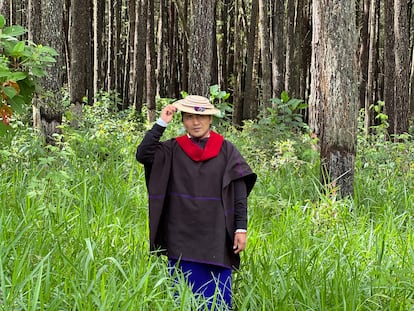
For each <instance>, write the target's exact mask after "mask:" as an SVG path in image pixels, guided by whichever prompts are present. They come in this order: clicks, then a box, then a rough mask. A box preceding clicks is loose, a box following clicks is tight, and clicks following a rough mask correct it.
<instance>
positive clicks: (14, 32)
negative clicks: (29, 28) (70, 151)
mask: <svg viewBox="0 0 414 311" xmlns="http://www.w3.org/2000/svg"><path fill="white" fill-rule="evenodd" d="M25 33H26V29H24V28H23V27H22V26H18V25H13V26H9V27H6V28H4V29H3V34H4V35H7V36H12V37H18V36H21V35H24V34H25Z"/></svg>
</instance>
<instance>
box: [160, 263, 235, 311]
mask: <svg viewBox="0 0 414 311" xmlns="http://www.w3.org/2000/svg"><path fill="white" fill-rule="evenodd" d="M168 266H169V267H170V269H169V270H170V274H171V275H172V276H173V275H174V273H176V272H179V273H183V274H184V276H185V278H186V280H187V282H188V285H189V286H190V288H191V289H192V291H193V293H194V294H201V295H203V296H204V298H205V299H206V300H207V304H208V307H209V310H211V307H212V304H213V301H214V299H215V301H216V303H215V304H216V305H217V306H221V307H224V305H227V308H228V309H229V310H231V298H232V290H231V285H232V283H231V282H232V275H231V273H232V270H231V268H224V267H220V266H215V265H209V264H203V263H197V262H192V261H185V260H176V259H171V258H170V259H169V260H168ZM176 269H178V271H176Z"/></svg>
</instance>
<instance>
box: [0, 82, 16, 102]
mask: <svg viewBox="0 0 414 311" xmlns="http://www.w3.org/2000/svg"><path fill="white" fill-rule="evenodd" d="M0 89H1V90H2V91H3V92H4V94H6V95H7V97H8V98H9V99H10V98H13V97H14V96H16V94H17V91H16V90H15V89H14V87H11V86H2V85H1V86H0Z"/></svg>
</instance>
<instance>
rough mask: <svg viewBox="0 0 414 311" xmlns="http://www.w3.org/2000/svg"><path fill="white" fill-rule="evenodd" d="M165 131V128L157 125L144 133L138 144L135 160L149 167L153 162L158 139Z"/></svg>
mask: <svg viewBox="0 0 414 311" xmlns="http://www.w3.org/2000/svg"><path fill="white" fill-rule="evenodd" d="M164 131H165V127H163V126H161V125H158V124H157V123H155V124H154V126H153V127H152V128H151V129H150V130H149V131H148V132H147V133H145V136H144V138H143V139H142V141H141V143H140V144H139V146H138V148H137V152H136V155H135V157H136V159H137V161H138V162H140V163H142V164H144V165H151V164H152V162H154V155H155V151H156V150H157V146H158V145H159V144H160V138H161V136H162V134H163V133H164Z"/></svg>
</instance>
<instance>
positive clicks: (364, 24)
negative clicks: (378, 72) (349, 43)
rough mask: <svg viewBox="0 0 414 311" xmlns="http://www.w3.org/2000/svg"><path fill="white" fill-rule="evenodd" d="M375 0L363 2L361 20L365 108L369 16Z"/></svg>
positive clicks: (361, 84)
mask: <svg viewBox="0 0 414 311" xmlns="http://www.w3.org/2000/svg"><path fill="white" fill-rule="evenodd" d="M371 1H373V0H363V1H362V3H363V14H362V15H361V18H360V25H359V26H360V27H359V29H360V31H359V41H360V47H359V74H360V77H359V107H360V108H364V107H365V96H366V91H367V81H368V57H369V54H368V53H369V31H368V25H369V20H370V19H369V16H370V3H371Z"/></svg>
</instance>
